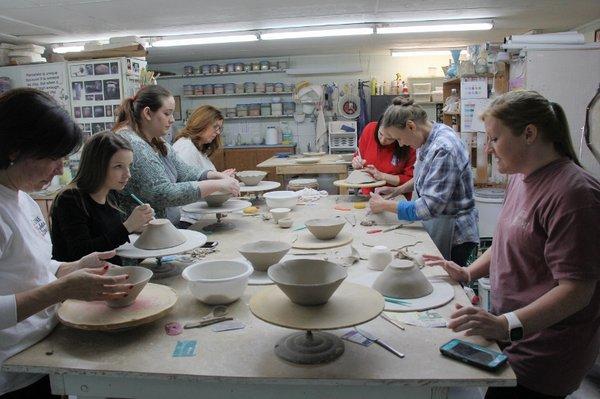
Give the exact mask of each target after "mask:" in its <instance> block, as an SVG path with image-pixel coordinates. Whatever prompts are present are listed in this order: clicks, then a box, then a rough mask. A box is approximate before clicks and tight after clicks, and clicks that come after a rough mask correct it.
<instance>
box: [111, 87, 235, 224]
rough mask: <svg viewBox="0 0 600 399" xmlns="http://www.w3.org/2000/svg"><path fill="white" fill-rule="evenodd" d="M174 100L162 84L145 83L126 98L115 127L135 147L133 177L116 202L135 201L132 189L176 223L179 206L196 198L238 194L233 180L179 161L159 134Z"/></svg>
mask: <svg viewBox="0 0 600 399" xmlns="http://www.w3.org/2000/svg"><path fill="white" fill-rule="evenodd" d="M174 110H175V100H174V98H173V95H171V93H170V92H169V91H168V90H167V89H165V88H163V87H160V86H146V87H143V88H142V89H140V90H139V91H138V92H137V94H136V95H135V96H133V97H129V98H127V99H125V100H124V101H123V102H122V104H121V106H120V109H119V113H118V115H117V120H116V122H117V123H116V124H115V127H114V129H113V131H114V132H115V133H117V134H120V135H122V136H123V137H124V138H126V139H127V140H128V141H129V142H130V143H131V147H132V148H133V164H132V165H131V179H130V180H129V183H128V184H127V186H126V187H125V189H124V190H123V192H122V195H121V198H120V200H121V201H120V204H121V206H122V207H123V208H125V209H124V210H125V211H126V212H128V213H129V212H130V211H131V210H133V208H134V207H135V206H136V205H137V204H136V203H135V202H134V201H133V200H132V198H131V195H130V194H135V195H136V196H137V197H139V198H140V199H141V200H142V201H144V202H147V203H149V204H150V205H151V206H152V208H154V210H155V212H156V216H157V217H163V218H164V217H166V218H168V219H169V220H171V222H173V223H174V224H175V225H179V218H180V214H179V207H180V206H182V205H186V204H190V203H192V202H196V201H198V200H199V199H200V198H203V197H205V196H207V195H210V194H211V193H214V192H216V191H225V192H229V193H231V194H233V195H234V196H237V195H239V190H240V187H239V183H238V182H237V180H235V179H233V178H231V177H229V176H227V175H224V174H222V173H220V172H216V171H212V170H202V169H199V168H195V167H192V166H189V165H188V164H186V163H185V162H183V161H182V160H181V159H180V158H179V157H178V156H177V154H176V153H175V152H174V151H173V148H172V147H171V146H170V145H169V144H168V143H167V142H166V141H165V140H164V139H163V137H164V136H165V135H166V134H167V132H168V131H169V129H170V128H171V125H172V124H173V122H174V119H173V111H174Z"/></svg>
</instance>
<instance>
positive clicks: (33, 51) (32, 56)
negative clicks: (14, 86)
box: [8, 44, 46, 65]
mask: <svg viewBox="0 0 600 399" xmlns="http://www.w3.org/2000/svg"><path fill="white" fill-rule="evenodd" d="M44 51H46V49H45V48H44V47H42V46H38V45H35V44H20V45H15V46H14V47H12V48H9V52H8V57H9V62H10V64H12V65H21V64H32V63H42V62H46V59H45V58H44V57H42V54H44Z"/></svg>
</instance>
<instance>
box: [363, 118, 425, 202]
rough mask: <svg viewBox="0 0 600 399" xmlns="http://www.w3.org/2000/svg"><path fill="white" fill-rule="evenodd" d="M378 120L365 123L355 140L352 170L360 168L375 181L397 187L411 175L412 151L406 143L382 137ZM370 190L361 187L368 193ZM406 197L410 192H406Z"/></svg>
mask: <svg viewBox="0 0 600 399" xmlns="http://www.w3.org/2000/svg"><path fill="white" fill-rule="evenodd" d="M380 122H381V120H380V121H378V122H370V123H369V124H367V126H365V128H364V129H363V131H362V134H361V135H360V140H359V141H358V151H357V153H356V154H355V156H354V159H352V167H353V168H354V169H363V168H364V170H365V172H367V173H369V174H371V175H372V176H373V177H374V178H375V179H377V180H385V181H386V182H387V185H388V186H393V187H396V186H399V185H401V184H404V183H406V182H407V181H409V180H410V179H412V177H413V169H414V165H415V160H416V152H415V150H414V149H413V148H411V147H409V146H400V144H398V142H397V141H396V140H390V139H387V138H385V137H383V134H381V133H380V132H379V124H380ZM372 190H373V189H371V188H364V189H362V192H363V194H365V195H368V194H369V192H371V191H372ZM407 197H408V199H410V194H407Z"/></svg>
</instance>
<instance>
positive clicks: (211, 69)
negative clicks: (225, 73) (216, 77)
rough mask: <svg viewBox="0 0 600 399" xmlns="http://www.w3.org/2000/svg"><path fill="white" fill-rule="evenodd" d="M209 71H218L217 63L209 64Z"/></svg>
mask: <svg viewBox="0 0 600 399" xmlns="http://www.w3.org/2000/svg"><path fill="white" fill-rule="evenodd" d="M210 73H219V65H218V64H210Z"/></svg>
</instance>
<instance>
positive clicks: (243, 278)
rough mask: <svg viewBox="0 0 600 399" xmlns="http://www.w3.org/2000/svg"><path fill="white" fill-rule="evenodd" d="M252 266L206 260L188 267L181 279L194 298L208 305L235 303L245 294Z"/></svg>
mask: <svg viewBox="0 0 600 399" xmlns="http://www.w3.org/2000/svg"><path fill="white" fill-rule="evenodd" d="M251 274H252V266H250V265H249V264H247V263H246V262H240V261H235V260H206V261H202V262H197V263H194V264H191V265H189V266H188V267H186V268H185V269H184V270H183V272H182V273H181V277H183V278H184V279H185V280H187V281H188V288H189V290H190V292H191V293H192V295H193V296H195V297H196V298H197V299H199V300H200V301H202V302H204V303H206V304H208V305H225V304H228V303H231V302H235V301H237V300H238V299H240V297H241V296H242V295H243V294H244V290H245V289H246V286H247V285H248V279H249V278H250V275H251Z"/></svg>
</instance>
